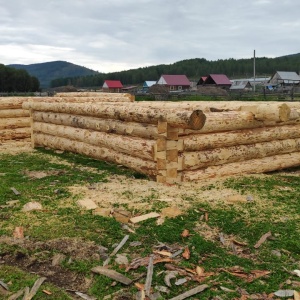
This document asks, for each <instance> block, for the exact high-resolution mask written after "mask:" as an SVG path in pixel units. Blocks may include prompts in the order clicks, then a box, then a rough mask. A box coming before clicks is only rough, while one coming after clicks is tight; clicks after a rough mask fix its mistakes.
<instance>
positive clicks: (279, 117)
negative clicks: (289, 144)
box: [240, 103, 291, 122]
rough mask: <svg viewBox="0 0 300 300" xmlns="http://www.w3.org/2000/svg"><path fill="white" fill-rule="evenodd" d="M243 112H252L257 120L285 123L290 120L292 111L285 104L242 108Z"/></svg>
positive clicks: (267, 104)
mask: <svg viewBox="0 0 300 300" xmlns="http://www.w3.org/2000/svg"><path fill="white" fill-rule="evenodd" d="M240 110H241V111H250V112H252V113H253V114H254V116H255V119H257V120H261V121H264V120H268V121H276V122H285V121H288V120H289V117H290V113H291V109H290V107H289V106H288V105H287V104H285V103H282V104H281V103H264V104H258V105H254V106H253V107H252V106H248V105H245V106H241V109H240Z"/></svg>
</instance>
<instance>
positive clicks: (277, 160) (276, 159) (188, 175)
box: [182, 152, 300, 181]
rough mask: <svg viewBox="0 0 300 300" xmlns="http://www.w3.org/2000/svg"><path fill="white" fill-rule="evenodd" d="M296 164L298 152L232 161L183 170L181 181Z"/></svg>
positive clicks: (299, 153)
mask: <svg viewBox="0 0 300 300" xmlns="http://www.w3.org/2000/svg"><path fill="white" fill-rule="evenodd" d="M296 166H300V152H293V153H289V154H279V155H274V156H269V157H264V158H258V159H251V160H247V161H242V162H234V163H229V164H226V165H221V166H212V167H208V168H205V169H200V170H194V171H184V172H183V174H182V181H198V180H205V179H209V178H219V177H224V176H232V175H244V174H259V173H265V172H272V171H276V170H282V169H285V168H290V167H296Z"/></svg>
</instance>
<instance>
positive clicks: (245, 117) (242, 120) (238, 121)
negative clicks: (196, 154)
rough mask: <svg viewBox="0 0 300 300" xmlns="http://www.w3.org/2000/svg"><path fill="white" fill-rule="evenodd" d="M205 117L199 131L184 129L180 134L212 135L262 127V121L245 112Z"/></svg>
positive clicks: (220, 113)
mask: <svg viewBox="0 0 300 300" xmlns="http://www.w3.org/2000/svg"><path fill="white" fill-rule="evenodd" d="M205 116H206V122H205V124H204V126H203V127H202V128H201V129H200V130H190V129H185V130H183V132H182V133H180V134H181V135H188V134H197V133H212V132H222V131H230V130H240V129H249V128H258V127H263V126H264V123H263V122H262V121H257V120H255V118H254V115H253V114H252V113H251V112H247V111H226V112H225V111H224V112H211V113H206V114H205Z"/></svg>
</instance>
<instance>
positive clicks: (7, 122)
mask: <svg viewBox="0 0 300 300" xmlns="http://www.w3.org/2000/svg"><path fill="white" fill-rule="evenodd" d="M22 127H30V118H29V117H28V118H26V117H23V118H1V119H0V130H2V129H14V128H22Z"/></svg>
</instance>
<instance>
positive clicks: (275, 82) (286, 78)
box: [267, 71, 300, 87]
mask: <svg viewBox="0 0 300 300" xmlns="http://www.w3.org/2000/svg"><path fill="white" fill-rule="evenodd" d="M299 82H300V76H299V75H298V74H297V73H296V72H283V71H277V72H276V73H275V74H273V76H271V79H270V80H269V81H268V83H267V84H268V85H269V86H281V87H283V86H294V85H298V84H299Z"/></svg>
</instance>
